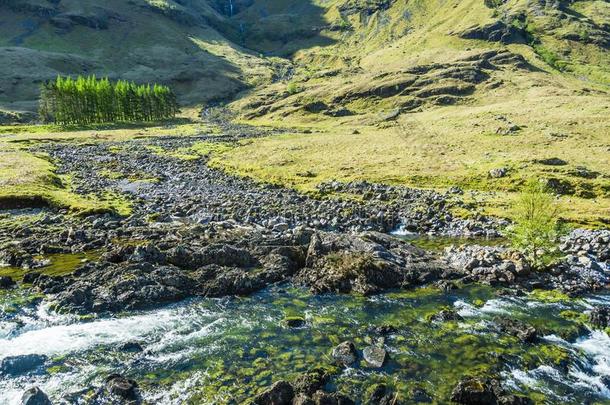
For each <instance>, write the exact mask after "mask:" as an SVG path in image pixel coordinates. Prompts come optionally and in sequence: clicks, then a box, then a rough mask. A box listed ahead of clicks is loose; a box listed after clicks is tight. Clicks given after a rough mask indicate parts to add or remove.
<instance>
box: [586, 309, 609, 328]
mask: <svg viewBox="0 0 610 405" xmlns="http://www.w3.org/2000/svg"><path fill="white" fill-rule="evenodd" d="M589 322H590V323H591V325H593V326H594V327H596V328H599V329H604V328H607V327H609V326H610V307H596V308H593V309H592V310H591V313H590V314H589Z"/></svg>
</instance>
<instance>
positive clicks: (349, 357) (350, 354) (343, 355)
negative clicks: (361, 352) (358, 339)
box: [331, 341, 358, 366]
mask: <svg viewBox="0 0 610 405" xmlns="http://www.w3.org/2000/svg"><path fill="white" fill-rule="evenodd" d="M331 356H332V358H333V359H334V360H335V361H336V362H337V363H339V364H341V365H343V366H350V365H352V364H354V363H355V362H356V360H358V352H357V351H356V346H354V343H352V342H348V341H346V342H343V343H340V344H339V345H338V346H337V347H335V348H334V349H333V351H332V353H331Z"/></svg>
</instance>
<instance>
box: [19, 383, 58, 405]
mask: <svg viewBox="0 0 610 405" xmlns="http://www.w3.org/2000/svg"><path fill="white" fill-rule="evenodd" d="M21 405H52V403H51V401H50V400H49V397H48V396H47V394H45V393H44V392H43V391H42V390H41V389H40V388H38V387H32V388H30V389H29V390H27V391H26V392H24V393H23V396H22V397H21Z"/></svg>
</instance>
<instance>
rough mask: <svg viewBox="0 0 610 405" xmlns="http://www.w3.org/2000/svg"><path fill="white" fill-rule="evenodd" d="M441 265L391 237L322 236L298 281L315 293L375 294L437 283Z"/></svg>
mask: <svg viewBox="0 0 610 405" xmlns="http://www.w3.org/2000/svg"><path fill="white" fill-rule="evenodd" d="M438 273H439V265H438V264H437V263H435V262H434V261H433V259H432V258H431V257H429V256H428V255H427V254H426V253H425V252H424V251H422V250H421V249H418V248H416V247H414V246H412V245H409V244H407V243H404V242H401V241H399V240H397V239H395V238H392V237H391V236H388V235H383V234H379V233H365V234H361V235H358V236H353V235H342V234H330V233H324V234H322V233H319V234H316V235H314V236H313V237H312V240H311V243H310V244H309V248H308V250H307V259H306V266H305V268H303V269H301V270H300V271H299V272H298V273H297V275H296V277H295V281H296V282H297V283H300V284H304V285H307V286H309V287H310V289H311V290H312V291H313V292H315V293H325V292H340V293H349V292H357V293H361V294H374V293H378V292H380V291H383V290H386V289H389V288H405V287H409V286H415V285H420V284H423V283H426V282H430V281H432V280H434V279H435V278H436V277H437V275H438Z"/></svg>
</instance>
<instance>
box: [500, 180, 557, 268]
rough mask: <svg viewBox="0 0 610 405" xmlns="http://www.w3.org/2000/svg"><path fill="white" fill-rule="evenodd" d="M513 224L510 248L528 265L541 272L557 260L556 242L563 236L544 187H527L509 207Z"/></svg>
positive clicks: (554, 206)
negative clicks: (519, 253)
mask: <svg viewBox="0 0 610 405" xmlns="http://www.w3.org/2000/svg"><path fill="white" fill-rule="evenodd" d="M513 215H514V224H513V226H511V227H510V228H509V229H508V237H509V239H510V241H511V243H512V246H513V247H514V248H516V249H518V250H520V251H521V252H522V253H523V254H524V255H525V257H526V258H527V260H528V261H529V263H530V265H531V266H532V267H533V268H534V269H537V270H541V269H544V268H545V267H546V266H548V265H549V264H551V263H552V262H553V260H554V259H555V258H556V257H557V253H558V249H557V247H558V244H559V238H560V237H561V236H562V235H564V234H565V233H566V231H567V230H566V229H565V227H564V226H563V224H562V223H561V221H560V216H559V209H558V207H557V204H556V202H555V198H554V197H553V195H552V194H551V193H549V191H548V189H547V187H546V186H544V185H543V184H541V183H539V182H536V181H532V182H530V183H528V184H527V185H526V187H525V189H524V190H523V191H522V193H521V195H520V196H519V197H518V198H517V200H516V201H515V202H514V204H513Z"/></svg>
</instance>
